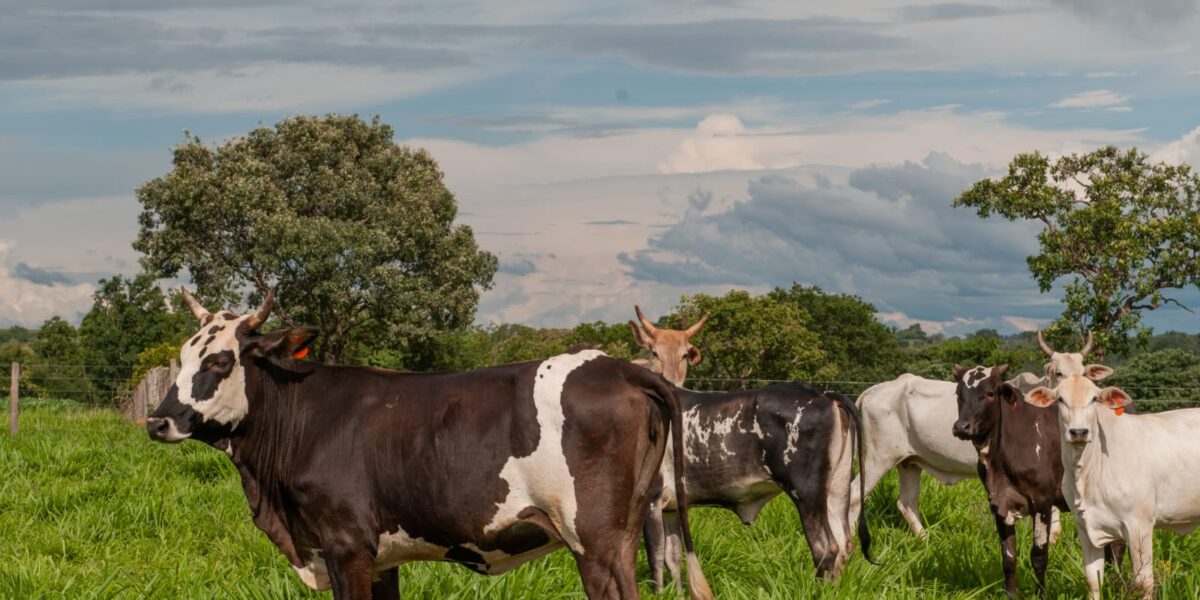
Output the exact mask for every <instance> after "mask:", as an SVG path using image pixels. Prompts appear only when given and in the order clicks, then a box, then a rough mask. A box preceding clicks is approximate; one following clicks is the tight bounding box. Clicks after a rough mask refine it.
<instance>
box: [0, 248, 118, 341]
mask: <svg viewBox="0 0 1200 600" xmlns="http://www.w3.org/2000/svg"><path fill="white" fill-rule="evenodd" d="M12 249H13V244H12V243H11V242H8V241H5V240H0V325H24V326H27V327H36V326H39V325H41V324H42V322H43V321H45V320H46V319H49V318H50V317H52V316H55V315H60V316H64V317H66V318H67V319H68V320H72V321H73V320H75V316H76V315H77V314H78V312H80V311H81V310H83V309H85V308H86V307H87V306H90V305H91V300H92V292H93V291H94V289H95V288H93V287H92V286H91V285H89V284H86V283H80V284H68V283H52V284H49V285H43V284H40V283H34V282H32V281H30V280H28V279H24V278H22V277H19V276H18V275H17V273H16V272H15V270H14V268H13V266H12V264H11V262H10V254H11V252H12Z"/></svg>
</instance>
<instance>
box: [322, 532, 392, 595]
mask: <svg viewBox="0 0 1200 600" xmlns="http://www.w3.org/2000/svg"><path fill="white" fill-rule="evenodd" d="M322 554H324V555H325V565H326V566H327V567H328V569H329V580H330V583H331V584H332V585H333V597H334V599H335V600H371V593H372V588H373V586H372V582H371V567H372V565H373V563H374V561H373V560H372V559H371V555H370V553H369V552H367V550H366V549H365V548H363V547H361V546H359V545H357V544H353V543H336V544H322ZM397 593H399V587H397Z"/></svg>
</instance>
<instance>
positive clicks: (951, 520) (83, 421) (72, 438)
mask: <svg viewBox="0 0 1200 600" xmlns="http://www.w3.org/2000/svg"><path fill="white" fill-rule="evenodd" d="M22 408H23V409H24V410H23V412H22V421H21V433H20V435H19V436H18V437H17V438H10V437H9V436H8V435H5V434H0V598H30V599H42V598H46V599H59V598H63V599H65V598H72V599H74V598H245V599H251V600H260V599H262V600H265V599H278V598H282V599H289V600H290V599H301V598H328V597H329V594H328V592H325V593H319V592H313V591H311V590H309V589H308V588H306V587H305V586H304V585H303V584H302V583H301V582H300V581H299V579H298V578H297V577H296V576H295V575H294V573H293V571H292V569H291V567H290V566H289V565H288V564H287V561H286V560H285V559H284V558H283V556H282V555H281V554H280V553H279V551H278V550H276V549H275V547H274V546H273V545H272V544H271V543H270V542H269V541H268V540H267V538H266V536H264V535H263V534H262V533H261V532H259V531H258V530H257V529H256V528H255V527H254V524H253V523H252V522H251V519H250V511H249V508H248V506H247V505H246V500H245V497H244V496H243V494H242V490H241V485H240V483H239V481H238V477H237V473H236V471H235V470H234V469H233V466H232V465H231V464H230V463H229V461H228V459H227V458H226V457H225V455H224V454H222V453H221V452H218V451H216V450H213V449H211V448H208V447H207V446H203V445H201V444H198V443H191V442H188V443H184V444H179V445H161V444H155V443H152V442H150V441H149V440H148V439H147V438H146V434H145V431H144V430H143V429H142V428H140V427H138V426H136V425H134V424H132V423H129V422H127V421H125V420H124V419H122V418H121V417H120V416H118V415H117V414H115V413H113V412H110V411H98V410H89V409H87V408H85V407H82V406H79V405H75V404H71V403H68V402H34V403H29V404H28V405H23V407H22ZM922 488H923V489H922V496H921V511H922V514H923V516H924V518H925V521H926V523H927V524H928V525H929V528H928V530H929V531H928V537H927V538H926V539H918V538H917V537H915V536H913V535H912V534H911V533H909V531H908V527H907V525H906V524H905V523H904V521H903V519H901V518H900V515H899V513H898V512H897V511H896V509H895V506H894V504H895V499H896V493H897V490H896V481H895V478H894V477H889V478H887V479H885V480H884V481H883V482H882V483H881V484H880V486H879V487H878V488H877V489H876V491H875V492H874V494H872V496H871V498H870V499H869V500H868V503H867V510H868V517H869V518H870V524H871V529H872V533H873V534H874V539H875V546H874V548H875V552H876V555H877V556H878V557H879V559H880V561H881V564H880V565H879V566H873V565H870V564H868V563H867V562H866V561H865V560H863V559H862V556H861V554H856V555H855V556H854V557H853V558H852V559H851V561H850V564H849V565H848V567H847V569H846V572H845V574H844V575H843V576H842V578H841V579H840V580H839V581H836V582H824V581H818V580H816V579H815V578H814V575H813V573H814V570H813V566H812V562H811V557H810V554H809V551H808V546H807V544H806V543H805V541H804V536H803V534H802V532H801V529H800V523H799V519H798V518H797V516H796V511H795V509H794V508H793V506H792V504H791V503H790V502H789V501H787V499H786V498H783V497H780V498H778V499H776V500H775V501H773V502H771V503H770V504H769V505H768V506H767V507H766V509H765V510H764V511H763V512H762V514H761V515H760V516H759V519H758V521H757V522H756V523H755V524H754V525H751V526H748V527H747V526H743V525H742V524H741V523H740V522H739V521H738V520H737V518H736V517H735V516H734V515H733V513H732V512H729V511H726V510H719V509H711V508H697V509H694V510H693V511H692V514H693V519H692V523H693V528H694V534H695V537H696V543H697V546H698V551H699V554H700V558H701V560H702V562H703V564H704V570H705V573H706V574H707V575H708V578H709V582H710V583H711V584H712V586H713V589H714V591H715V592H716V593H717V596H718V597H720V598H723V599H731V600H741V599H746V600H749V599H762V598H817V599H823V598H851V599H857V598H861V599H871V600H876V599H893V598H894V599H910V598H929V599H934V598H937V599H941V598H959V599H976V598H979V599H982V598H1003V597H1004V592H1003V574H1002V572H1001V567H1000V550H999V542H998V541H997V538H996V533H995V530H994V527H993V525H992V519H991V516H990V514H989V513H988V508H987V498H986V496H985V494H984V492H983V488H982V487H981V486H980V485H979V483H978V482H972V481H968V482H963V483H960V484H958V485H956V486H953V487H944V486H942V485H940V484H938V483H936V482H935V481H933V480H932V479H930V478H925V479H924V480H923V481H922ZM1063 525H1064V527H1063V538H1062V540H1060V541H1059V542H1058V543H1057V544H1056V545H1054V546H1053V547H1052V548H1051V553H1050V568H1049V570H1048V572H1047V584H1048V587H1049V595H1050V597H1052V598H1079V597H1082V596H1084V595H1085V592H1086V585H1085V582H1084V578H1083V571H1082V567H1081V559H1080V551H1079V543H1078V541H1077V540H1076V538H1075V530H1074V524H1073V521H1072V520H1071V517H1070V516H1069V515H1064V517H1063ZM1018 532H1019V533H1018V535H1019V539H1020V542H1021V543H1020V556H1021V561H1020V563H1019V566H1018V571H1019V575H1020V588H1021V591H1022V593H1023V595H1025V596H1029V597H1032V596H1033V595H1034V594H1035V591H1036V585H1035V583H1034V579H1033V572H1032V570H1031V569H1030V567H1029V561H1028V554H1029V545H1030V540H1031V534H1030V528H1029V525H1028V522H1027V521H1026V522H1023V523H1022V525H1021V526H1020V528H1019V530H1018ZM1155 553H1156V555H1155V572H1156V576H1157V579H1158V584H1159V590H1160V591H1159V594H1160V596H1161V597H1163V598H1195V597H1200V535H1197V536H1189V537H1179V536H1176V535H1174V534H1171V533H1166V532H1158V533H1156V534H1155ZM400 572H401V591H402V593H403V595H404V596H405V597H408V598H448V599H462V600H467V599H476V598H545V599H558V598H563V599H567V598H570V599H578V598H583V597H584V596H583V590H582V588H581V586H580V584H579V576H578V573H577V572H576V570H575V564H574V561H573V560H572V558H571V556H570V554H569V553H567V552H565V551H559V552H555V553H553V554H551V555H550V556H547V557H545V558H543V559H541V560H537V561H534V562H531V563H527V564H525V565H523V566H522V567H519V568H517V569H515V570H513V571H512V572H510V573H508V574H505V575H503V576H500V577H484V576H480V575H476V574H474V573H471V572H469V571H467V570H466V569H463V568H462V567H459V566H457V565H452V564H445V563H413V564H409V565H405V566H403V567H401V570H400ZM638 573H639V576H640V577H641V580H642V594H643V596H644V597H647V598H658V599H664V600H665V599H670V598H676V597H677V596H676V594H674V593H673V592H668V593H664V594H660V595H657V596H655V595H653V594H651V585H650V582H649V573H648V571H647V569H646V566H645V561H644V559H641V558H640V559H639V562H638ZM1130 579H1131V576H1130V573H1129V566H1128V563H1126V564H1124V565H1122V566H1121V570H1120V573H1119V574H1118V575H1117V576H1116V577H1114V573H1113V572H1111V571H1110V572H1109V575H1108V579H1107V581H1106V585H1105V587H1106V591H1105V597H1106V598H1126V597H1132V586H1131V585H1130V584H1129V581H1130Z"/></svg>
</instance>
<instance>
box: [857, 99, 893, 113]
mask: <svg viewBox="0 0 1200 600" xmlns="http://www.w3.org/2000/svg"><path fill="white" fill-rule="evenodd" d="M891 103H892V101H891V100H885V99H883V98H874V99H871V100H860V101H858V102H855V103H854V104H851V105H850V108H852V109H854V110H867V109H870V108H877V107H880V106H884V105H886V104H891Z"/></svg>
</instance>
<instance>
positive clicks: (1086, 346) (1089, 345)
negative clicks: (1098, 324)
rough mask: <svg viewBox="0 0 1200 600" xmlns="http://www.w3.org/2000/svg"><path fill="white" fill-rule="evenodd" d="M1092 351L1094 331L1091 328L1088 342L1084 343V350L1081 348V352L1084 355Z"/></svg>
mask: <svg viewBox="0 0 1200 600" xmlns="http://www.w3.org/2000/svg"><path fill="white" fill-rule="evenodd" d="M1091 351H1092V331H1091V330H1090V329H1089V330H1088V338H1087V343H1086V344H1084V345H1083V350H1080V351H1079V353H1080V354H1082V355H1084V356H1087V355H1088V352H1091Z"/></svg>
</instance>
